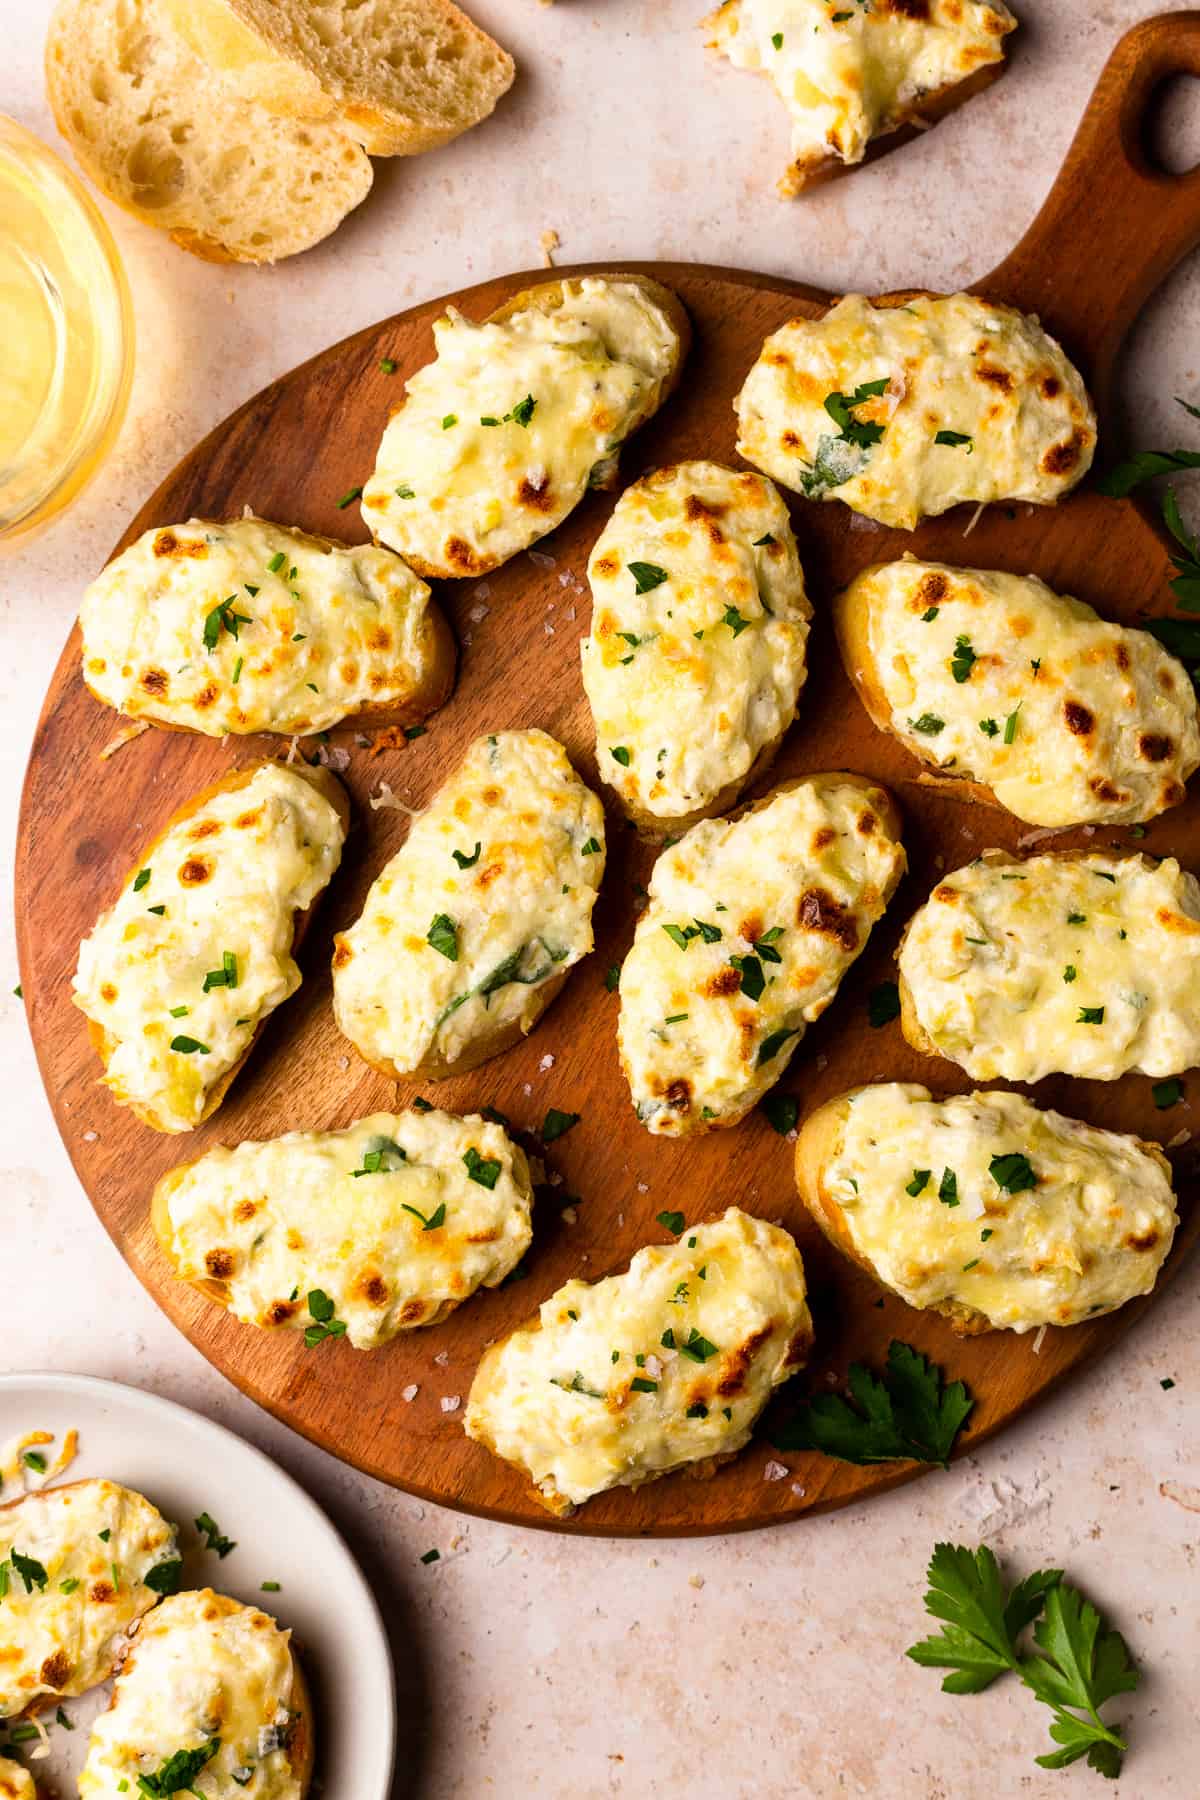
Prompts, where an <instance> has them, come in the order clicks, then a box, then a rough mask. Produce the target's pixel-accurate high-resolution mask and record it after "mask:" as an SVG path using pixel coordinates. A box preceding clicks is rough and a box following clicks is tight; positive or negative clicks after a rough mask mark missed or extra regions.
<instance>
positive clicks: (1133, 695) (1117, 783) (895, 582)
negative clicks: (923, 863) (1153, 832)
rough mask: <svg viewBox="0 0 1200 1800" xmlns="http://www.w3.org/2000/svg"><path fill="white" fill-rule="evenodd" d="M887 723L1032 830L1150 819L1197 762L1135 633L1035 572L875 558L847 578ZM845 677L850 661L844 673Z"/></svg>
mask: <svg viewBox="0 0 1200 1800" xmlns="http://www.w3.org/2000/svg"><path fill="white" fill-rule="evenodd" d="M845 603H846V605H847V606H849V607H852V608H854V609H855V610H857V609H859V608H862V609H863V610H864V611H865V614H866V619H867V634H868V638H869V642H870V651H871V668H870V671H869V672H868V675H867V679H868V680H870V681H872V682H874V683H876V684H877V685H878V687H879V689H880V690H881V691H882V694H883V697H884V700H885V701H886V704H887V706H888V707H889V708H890V715H891V716H890V719H889V721H888V723H889V724H890V726H891V729H892V730H893V731H894V732H895V733H896V735H897V736H898V737H899V738H901V739H902V740H903V742H904V743H905V744H906V745H907V747H908V748H909V749H910V750H911V751H912V752H913V753H914V755H917V756H919V757H921V758H922V760H923V761H925V762H928V763H932V764H933V765H934V766H935V767H936V768H940V769H946V770H950V771H952V772H953V773H955V774H961V775H966V776H969V777H970V778H971V779H973V780H975V781H980V782H984V783H986V785H987V786H988V787H990V788H991V790H992V792H993V794H994V795H995V796H996V799H997V800H998V801H999V802H1000V804H1001V805H1002V806H1004V807H1007V809H1008V811H1009V812H1011V813H1015V814H1016V816H1017V817H1018V818H1019V819H1028V820H1029V821H1030V822H1031V823H1032V824H1035V825H1050V826H1066V825H1079V824H1084V823H1087V822H1099V823H1104V824H1123V823H1126V822H1129V821H1132V820H1138V819H1152V818H1154V816H1155V815H1156V814H1157V813H1160V812H1162V811H1163V810H1164V809H1165V808H1166V807H1168V806H1175V805H1177V804H1178V803H1179V801H1181V800H1182V799H1183V797H1184V785H1183V784H1184V782H1185V781H1186V780H1187V778H1188V776H1189V775H1190V774H1191V773H1192V771H1193V770H1194V769H1195V768H1196V765H1197V763H1200V728H1198V726H1197V708H1196V694H1195V690H1194V688H1193V686H1192V683H1191V682H1190V681H1189V680H1188V677H1187V674H1186V672H1185V670H1184V669H1183V668H1182V667H1181V666H1180V664H1179V663H1178V662H1176V660H1175V658H1174V657H1173V656H1169V655H1168V654H1167V652H1166V651H1165V650H1164V649H1163V647H1162V645H1161V644H1160V643H1159V642H1158V640H1157V638H1154V637H1152V636H1151V635H1150V633H1149V632H1148V631H1132V630H1130V629H1129V628H1128V627H1126V626H1124V625H1112V624H1109V623H1108V622H1107V621H1106V620H1104V619H1101V618H1100V617H1098V615H1097V614H1096V613H1094V612H1093V611H1092V609H1091V607H1090V606H1086V605H1085V604H1084V603H1083V601H1082V600H1073V599H1071V598H1070V597H1069V596H1064V595H1059V594H1055V593H1053V592H1052V591H1051V590H1050V589H1049V588H1048V587H1047V586H1046V585H1045V583H1044V582H1041V581H1039V580H1038V579H1037V577H1036V576H1033V575H1028V576H1019V575H1004V574H1001V573H1000V572H999V571H998V570H994V569H952V568H947V567H946V566H945V565H944V564H941V563H921V562H912V561H909V560H907V559H905V560H904V561H903V562H896V563H885V564H882V565H880V566H879V567H878V568H874V569H868V570H866V571H865V572H864V573H863V574H862V575H860V576H859V577H858V579H857V580H856V581H855V582H854V583H852V585H851V587H850V588H849V590H848V591H847V594H846V596H845ZM848 672H849V674H850V676H851V678H852V679H853V680H854V681H856V682H858V681H860V680H862V679H863V671H861V670H857V669H850V670H849V671H848Z"/></svg>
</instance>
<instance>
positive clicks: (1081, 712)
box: [1063, 700, 1096, 737]
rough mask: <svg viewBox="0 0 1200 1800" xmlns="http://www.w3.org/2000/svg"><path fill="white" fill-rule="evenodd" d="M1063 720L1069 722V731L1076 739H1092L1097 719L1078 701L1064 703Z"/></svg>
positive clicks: (1065, 701)
mask: <svg viewBox="0 0 1200 1800" xmlns="http://www.w3.org/2000/svg"><path fill="white" fill-rule="evenodd" d="M1063 718H1064V719H1065V720H1066V722H1067V730H1068V731H1073V732H1074V733H1075V736H1076V737H1091V735H1092V733H1093V731H1095V729H1096V721H1095V718H1094V717H1093V715H1092V714H1091V713H1090V712H1089V711H1088V709H1087V707H1086V706H1084V705H1083V704H1082V703H1081V702H1080V701H1078V700H1064V701H1063Z"/></svg>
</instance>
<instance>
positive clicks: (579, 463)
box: [362, 276, 682, 575]
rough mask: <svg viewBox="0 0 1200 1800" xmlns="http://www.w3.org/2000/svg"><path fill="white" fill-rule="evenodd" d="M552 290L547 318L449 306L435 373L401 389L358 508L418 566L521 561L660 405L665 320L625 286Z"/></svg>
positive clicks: (439, 329)
mask: <svg viewBox="0 0 1200 1800" xmlns="http://www.w3.org/2000/svg"><path fill="white" fill-rule="evenodd" d="M563 286H564V290H565V293H564V299H563V303H562V305H561V306H560V307H558V308H557V309H556V310H555V311H553V312H543V311H540V310H539V309H537V308H536V307H527V308H525V309H524V310H523V311H521V312H517V313H514V314H513V315H512V317H511V318H508V319H505V320H503V321H502V322H499V323H496V324H485V325H475V324H473V323H472V322H471V320H470V319H465V318H464V317H463V316H462V314H461V313H459V312H456V311H455V310H454V308H453V307H451V308H450V310H449V311H448V312H447V314H446V315H445V317H444V318H441V319H439V320H438V321H437V323H436V324H435V325H434V328H433V338H434V344H435V346H436V349H437V360H436V362H433V363H430V364H428V365H427V366H426V367H425V368H423V369H420V370H418V372H417V373H416V374H415V375H414V376H412V377H411V379H410V380H409V381H408V382H406V383H405V394H406V398H405V400H404V402H403V404H402V405H401V406H400V407H399V408H398V409H397V411H396V412H394V413H393V414H392V417H391V420H390V421H389V424H388V427H387V430H386V431H385V432H384V435H383V441H382V443H381V444H380V446H379V454H378V457H377V460H376V465H375V473H374V475H373V476H372V477H371V480H370V481H369V482H368V483H367V486H366V488H365V490H364V492H363V503H362V511H363V517H364V519H365V520H366V521H367V524H368V525H369V526H370V528H371V531H372V533H373V534H374V535H375V536H376V537H377V538H379V539H380V540H381V541H382V542H383V543H385V544H390V545H391V547H392V549H393V550H398V551H400V553H401V555H403V556H406V557H408V558H409V559H410V561H412V562H413V563H415V564H416V566H417V567H419V568H422V569H425V570H430V569H432V570H435V571H438V572H442V573H445V574H447V575H470V574H472V573H474V572H476V571H477V570H478V569H480V568H483V567H487V568H494V567H495V566H496V564H497V563H501V562H504V561H505V560H506V559H507V558H508V557H510V556H514V555H515V554H516V553H517V551H518V550H524V549H527V548H528V546H529V545H530V544H532V543H535V542H536V541H537V539H538V538H540V537H542V536H543V535H544V534H545V533H546V532H547V531H552V530H553V529H554V527H555V526H556V525H558V524H561V522H562V520H563V519H565V518H566V516H567V514H568V513H569V512H570V511H571V508H572V507H573V506H575V505H576V504H577V502H578V501H579V500H580V499H581V497H582V496H583V493H584V491H585V489H586V488H587V486H588V484H589V480H590V479H591V478H592V477H593V474H594V472H597V471H598V468H599V465H603V464H604V463H605V462H606V461H607V460H608V459H609V458H611V456H612V455H613V452H614V451H615V450H616V449H617V447H618V446H619V445H620V443H621V442H622V440H623V439H624V438H626V437H628V435H629V433H630V432H631V431H633V430H634V429H635V427H636V426H638V425H640V424H641V422H642V420H643V419H645V418H647V417H648V416H649V415H650V413H652V412H653V411H654V409H655V407H656V406H657V405H658V402H659V399H660V397H661V394H662V389H663V385H664V383H665V382H666V380H667V378H668V376H669V375H670V374H671V372H672V370H673V369H674V367H675V364H676V363H677V361H678V359H679V356H680V354H681V349H682V346H681V344H680V340H679V335H678V333H677V331H676V329H675V327H674V325H673V324H672V323H671V321H670V320H669V319H668V318H667V316H666V314H665V313H664V312H662V310H661V309H660V308H659V307H658V306H657V305H656V304H655V302H654V300H653V299H652V298H651V297H650V296H649V295H648V294H647V293H646V292H645V291H644V289H642V288H640V287H638V286H636V285H635V284H634V283H632V282H619V281H606V280H602V279H598V278H595V277H591V276H588V277H585V278H584V280H582V281H569V282H565V283H564V284H563ZM599 472H600V473H603V471H602V470H600V471H599Z"/></svg>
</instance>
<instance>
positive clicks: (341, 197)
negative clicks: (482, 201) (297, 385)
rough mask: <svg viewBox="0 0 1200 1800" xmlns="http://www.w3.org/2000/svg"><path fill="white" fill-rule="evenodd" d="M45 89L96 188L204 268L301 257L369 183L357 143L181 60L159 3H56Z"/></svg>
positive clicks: (183, 54)
mask: <svg viewBox="0 0 1200 1800" xmlns="http://www.w3.org/2000/svg"><path fill="white" fill-rule="evenodd" d="M46 86H47V91H48V93H49V97H50V104H51V107H52V108H53V110H54V116H55V119H56V120H57V122H58V128H59V130H60V131H61V132H62V134H63V136H64V137H65V138H66V139H67V141H68V142H69V143H70V145H71V148H72V149H73V150H74V152H75V155H76V157H77V158H78V160H79V162H80V164H81V165H82V167H83V168H84V169H85V171H86V172H87V174H88V175H90V176H91V178H92V180H93V181H94V182H95V183H96V185H97V186H98V187H100V188H102V189H103V190H104V192H105V193H106V194H108V195H109V196H110V198H111V199H113V200H115V201H116V202H117V203H118V205H120V206H123V207H125V208H126V210H127V211H128V212H131V213H133V214H134V215H135V217H137V218H139V219H142V220H144V221H145V222H146V223H147V224H150V225H158V226H159V227H161V228H162V229H163V230H164V231H167V232H169V233H170V235H171V237H172V238H173V239H174V240H175V242H176V243H177V244H179V245H181V246H182V247H183V248H184V249H185V250H191V251H193V252H194V253H195V255H197V256H202V257H205V258H207V260H208V261H210V262H251V263H269V262H275V261H277V260H278V259H279V258H280V257H283V256H294V255H295V254H296V252H297V251H299V250H307V249H309V248H310V246H311V245H313V244H316V243H318V242H319V241H320V240H321V239H322V238H323V237H327V236H328V234H329V233H330V232H331V231H333V230H334V228H335V227H336V226H337V225H339V224H340V223H341V221H342V219H343V218H344V217H345V215H346V214H347V213H348V212H349V211H350V210H351V209H352V208H353V207H355V206H357V205H358V203H359V201H360V200H362V199H363V198H364V197H365V195H366V193H367V191H368V189H369V188H370V186H371V178H372V171H371V163H370V160H369V158H368V157H367V156H366V155H365V154H364V152H363V151H362V149H361V148H360V146H359V145H358V144H357V143H355V142H354V141H353V140H352V139H351V138H349V137H347V136H346V135H345V133H344V132H342V131H339V130H338V129H337V128H336V127H334V126H329V125H300V124H294V123H292V122H290V121H285V120H282V119H279V118H276V117H275V115H274V114H272V113H270V112H268V111H267V110H266V109H265V108H263V107H259V106H255V105H253V104H250V103H248V102H247V101H246V100H245V99H243V98H242V97H241V96H240V95H239V94H238V93H237V91H236V90H235V89H231V88H229V87H227V86H226V85H225V84H224V82H223V81H222V80H221V79H220V77H219V76H217V75H215V74H214V73H213V72H212V70H211V69H209V68H207V67H206V66H205V64H204V63H202V62H201V61H200V60H199V59H198V58H197V57H196V56H195V55H194V54H193V52H192V51H191V50H190V49H189V48H188V46H187V45H186V44H185V43H184V42H183V40H182V39H181V38H180V37H179V35H178V33H177V32H176V31H175V30H174V29H173V28H172V26H171V24H170V21H169V19H168V17H167V16H166V13H165V11H164V8H163V5H162V0H59V4H58V6H57V7H56V8H55V11H54V13H53V15H52V17H51V20H50V28H49V32H48V35H47V39H46Z"/></svg>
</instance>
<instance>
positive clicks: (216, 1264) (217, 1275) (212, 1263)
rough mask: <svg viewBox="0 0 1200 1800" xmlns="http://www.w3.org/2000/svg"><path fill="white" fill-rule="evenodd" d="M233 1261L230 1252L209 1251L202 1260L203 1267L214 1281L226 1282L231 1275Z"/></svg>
mask: <svg viewBox="0 0 1200 1800" xmlns="http://www.w3.org/2000/svg"><path fill="white" fill-rule="evenodd" d="M234 1266H235V1259H234V1255H233V1252H232V1250H210V1251H208V1252H207V1254H206V1255H205V1258H204V1267H205V1269H206V1270H207V1272H208V1274H210V1275H211V1276H212V1278H213V1280H214V1281H228V1280H229V1277H230V1276H231V1275H232V1274H233V1271H234Z"/></svg>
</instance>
